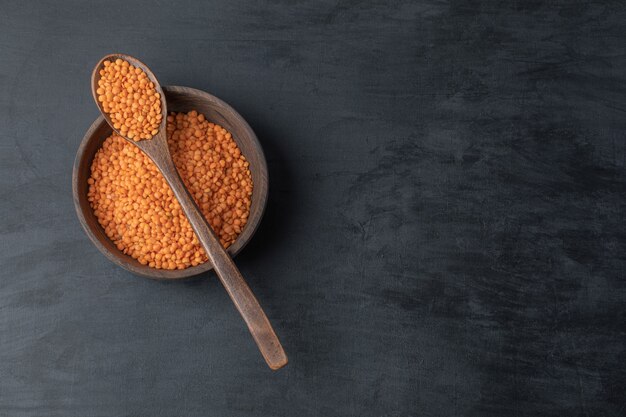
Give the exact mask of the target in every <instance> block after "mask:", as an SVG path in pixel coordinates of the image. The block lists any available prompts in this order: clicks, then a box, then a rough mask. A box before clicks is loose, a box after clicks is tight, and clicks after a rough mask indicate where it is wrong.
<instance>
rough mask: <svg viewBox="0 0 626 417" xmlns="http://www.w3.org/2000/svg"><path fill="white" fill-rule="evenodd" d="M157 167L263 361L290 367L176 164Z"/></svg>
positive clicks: (161, 161)
mask: <svg viewBox="0 0 626 417" xmlns="http://www.w3.org/2000/svg"><path fill="white" fill-rule="evenodd" d="M153 161H154V163H155V164H156V165H157V167H158V168H159V169H160V170H161V173H162V174H163V176H164V177H165V180H166V181H167V183H168V184H169V186H170V187H171V188H172V191H173V192H174V195H175V196H176V198H177V199H178V202H179V203H180V206H181V207H182V209H183V211H184V212H185V215H186V216H187V219H189V223H190V224H191V227H192V228H193V230H194V231H195V232H196V236H198V240H199V241H200V243H201V244H202V246H203V247H204V250H205V251H206V253H207V256H208V258H209V260H210V261H211V263H212V264H213V268H214V269H215V272H216V273H217V276H218V277H219V278H220V281H222V285H224V287H225V288H226V291H227V292H228V295H229V296H230V298H231V300H233V303H235V306H236V307H237V310H239V313H240V314H241V316H242V317H243V319H244V321H245V322H246V324H247V325H248V329H249V330H250V333H252V337H253V338H254V341H255V342H256V344H257V346H258V347H259V350H260V351H261V354H262V355H263V358H265V361H266V362H267V364H268V365H269V367H270V368H271V369H273V370H276V369H280V368H282V367H283V366H285V365H286V364H287V355H286V354H285V351H284V350H283V347H282V346H281V344H280V341H279V340H278V337H277V336H276V333H274V329H272V325H271V324H270V322H269V320H268V319H267V316H266V315H265V313H264V312H263V309H262V308H261V306H260V305H259V302H258V301H257V299H256V297H255V296H254V294H253V293H252V290H251V289H250V287H249V286H248V284H247V283H246V281H245V280H244V279H243V277H242V276H241V273H240V272H239V269H237V266H236V265H235V263H234V262H233V260H232V259H231V257H230V255H229V254H228V253H227V252H226V250H225V249H224V248H223V247H222V244H221V243H220V241H219V240H218V239H217V237H216V236H215V234H214V233H213V229H211V226H210V225H209V224H208V223H207V222H206V220H205V219H204V217H203V216H202V213H201V212H200V209H199V208H198V206H197V205H196V203H195V201H194V200H193V198H192V197H191V195H190V194H189V191H187V187H185V185H184V183H183V181H182V179H181V178H180V175H179V174H178V171H177V169H176V167H175V166H174V163H173V162H172V160H171V158H170V156H169V155H166V156H164V157H156V158H153Z"/></svg>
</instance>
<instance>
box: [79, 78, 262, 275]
mask: <svg viewBox="0 0 626 417" xmlns="http://www.w3.org/2000/svg"><path fill="white" fill-rule="evenodd" d="M162 89H163V91H164V93H165V96H166V99H167V95H168V94H170V93H174V94H185V93H188V92H191V93H193V94H196V95H198V96H202V97H203V98H204V99H206V100H208V101H209V102H211V103H212V104H213V105H215V106H216V107H219V108H220V110H221V111H222V112H224V114H227V116H228V117H229V118H231V119H232V118H234V119H235V120H237V122H238V123H239V124H240V126H241V128H242V129H244V130H245V131H246V134H247V136H248V137H249V138H250V141H251V142H252V143H253V146H254V148H256V149H257V150H258V156H259V157H258V161H257V163H258V164H259V167H258V168H259V171H260V173H261V176H264V177H265V178H266V181H264V182H262V184H259V185H260V186H261V187H262V188H261V190H260V192H261V200H259V209H258V214H257V215H256V216H255V219H256V220H255V221H253V222H250V223H247V224H246V226H248V225H250V227H251V228H248V227H246V228H244V230H243V231H242V233H241V234H240V235H239V236H238V237H237V240H235V242H234V243H233V244H232V245H231V246H230V247H229V248H228V249H227V251H228V253H229V254H230V255H231V257H235V256H236V255H237V254H238V253H239V252H241V250H243V248H244V247H246V245H247V244H248V243H249V242H250V240H251V239H252V237H253V236H254V234H255V232H256V231H257V229H258V227H259V225H260V224H261V220H262V219H263V215H264V213H265V209H266V206H267V200H268V194H269V175H268V170H267V160H266V159H265V153H264V152H263V148H262V146H261V143H260V142H259V139H258V138H257V136H256V134H255V133H254V131H253V130H252V128H251V127H250V125H249V124H248V122H247V121H246V120H245V119H244V118H243V116H241V115H240V114H239V113H238V112H237V111H236V110H235V109H234V108H233V107H232V106H230V105H229V104H228V103H226V102H225V101H223V100H221V99H219V98H218V97H216V96H214V95H212V94H209V93H207V92H206V91H202V90H198V89H196V88H191V87H183V86H177V85H167V86H162ZM102 123H105V124H106V123H107V122H106V120H105V119H104V117H103V116H102V115H99V116H98V117H97V118H96V120H95V121H94V122H93V123H92V124H91V125H90V126H89V128H88V129H87V131H86V132H85V134H84V135H83V139H82V140H81V142H80V145H79V146H78V149H77V151H76V156H75V158H74V164H73V168H72V194H73V197H74V198H73V200H74V209H75V210H76V215H77V216H78V220H79V223H80V224H81V227H82V228H83V230H84V231H85V233H86V234H87V237H88V238H89V240H91V242H92V243H93V244H94V246H96V248H97V249H98V250H99V251H100V252H101V253H102V254H103V255H104V256H105V257H106V258H107V259H109V260H110V261H112V262H113V263H114V264H116V265H118V266H120V267H122V268H124V269H125V270H127V271H129V272H132V273H133V274H136V275H139V276H142V277H147V278H151V279H156V280H179V279H185V278H191V277H193V276H196V275H199V274H202V273H204V272H207V271H211V270H213V265H211V262H210V261H206V262H205V263H203V264H200V265H197V266H192V267H189V268H185V269H175V270H167V269H156V268H151V267H149V266H147V265H141V264H140V263H139V262H137V260H135V259H133V258H132V257H130V256H128V255H125V254H123V253H122V252H119V253H120V254H121V255H123V256H125V257H127V258H128V261H127V262H123V261H122V260H121V259H120V258H119V257H117V256H115V255H114V254H113V253H112V252H111V251H110V250H109V249H108V248H107V247H105V246H104V245H103V244H102V243H101V242H100V240H99V239H98V237H97V236H96V235H95V233H94V231H93V230H92V229H91V227H90V226H89V225H88V223H87V219H86V217H85V213H84V212H83V210H82V208H81V205H80V201H79V198H78V196H79V193H80V190H79V184H78V175H79V167H80V163H81V161H82V160H83V159H84V158H85V151H86V148H87V144H88V143H89V142H90V138H91V137H92V136H93V135H94V133H95V132H96V130H97V129H98V128H99V127H100V126H101V125H102ZM109 127H110V126H109ZM111 131H112V132H113V130H111ZM254 186H255V187H256V186H257V184H255V185H254ZM95 227H99V228H101V229H102V226H101V225H100V224H99V223H97V225H96V226H95ZM102 234H103V235H104V236H105V237H106V238H107V239H108V236H106V234H105V233H104V230H103V229H102ZM242 236H243V238H242Z"/></svg>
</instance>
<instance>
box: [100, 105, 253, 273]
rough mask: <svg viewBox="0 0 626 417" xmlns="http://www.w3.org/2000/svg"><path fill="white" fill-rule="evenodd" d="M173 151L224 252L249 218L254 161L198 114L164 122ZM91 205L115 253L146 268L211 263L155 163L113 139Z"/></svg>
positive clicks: (102, 159) (223, 131)
mask: <svg viewBox="0 0 626 417" xmlns="http://www.w3.org/2000/svg"><path fill="white" fill-rule="evenodd" d="M167 137H168V146H169V149H170V153H171V154H172V159H173V160H174V163H175V165H176V168H178V172H179V173H180V176H181V177H182V179H183V181H184V183H185V185H186V186H187V189H188V190H189V192H190V193H191V195H192V196H193V197H194V200H195V201H196V203H197V204H198V207H200V210H201V211H202V214H203V215H204V217H205V219H206V220H207V221H208V222H209V224H210V225H211V227H212V228H213V230H214V231H215V233H216V235H217V236H218V237H219V239H220V242H221V243H222V246H224V248H228V247H229V246H230V245H231V244H232V243H233V242H234V241H235V240H236V239H237V236H238V235H239V234H240V233H241V231H242V229H243V227H244V226H245V224H246V222H247V220H248V216H249V214H250V199H251V197H252V177H251V175H250V169H249V162H248V161H246V158H245V157H244V156H243V154H242V153H241V151H240V150H239V148H238V147H237V144H236V143H235V141H234V140H233V138H232V136H231V134H230V133H229V132H227V131H226V129H224V128H223V127H221V126H219V125H217V124H214V123H210V122H209V121H207V120H206V118H205V117H204V115H202V114H198V113H197V112H196V111H191V112H189V113H171V114H170V115H169V116H168V117H167ZM88 184H89V192H88V200H89V203H90V204H91V207H92V209H93V210H94V214H95V215H96V217H97V219H98V222H99V223H100V225H101V226H102V227H103V228H104V231H105V233H106V235H107V236H108V237H109V238H110V239H111V240H112V241H113V242H114V243H115V245H116V246H117V248H118V249H119V250H120V251H122V252H124V253H125V254H127V255H130V256H132V257H133V258H135V259H137V260H138V261H139V262H140V263H141V264H142V265H149V266H150V267H153V268H157V269H185V268H188V267H190V266H196V265H199V264H202V263H204V262H206V261H207V257H206V253H205V251H204V249H203V248H202V247H201V245H200V243H199V241H198V238H197V237H196V235H195V233H194V232H193V230H192V228H191V225H190V224H189V221H188V220H187V218H186V217H185V215H184V213H183V211H182V209H181V207H180V205H179V204H178V201H177V200H176V198H175V197H174V194H173V192H172V190H171V189H170V187H169V186H168V185H167V183H166V182H165V179H164V178H163V176H162V175H161V173H160V172H159V170H158V169H157V167H156V166H155V165H154V163H153V162H152V161H151V160H150V159H149V158H148V157H147V156H146V155H145V154H144V153H143V152H142V151H141V150H140V149H139V148H137V147H136V146H134V145H133V144H131V143H129V142H127V141H126V140H124V139H123V138H121V137H120V136H118V135H116V134H113V135H111V136H110V137H109V138H107V139H106V140H105V141H104V144H103V145H102V148H101V149H99V150H98V152H97V153H96V155H95V157H94V160H93V162H92V165H91V176H90V178H89V179H88Z"/></svg>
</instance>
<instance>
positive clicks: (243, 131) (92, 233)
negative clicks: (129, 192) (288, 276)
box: [72, 86, 268, 279]
mask: <svg viewBox="0 0 626 417" xmlns="http://www.w3.org/2000/svg"><path fill="white" fill-rule="evenodd" d="M163 92H164V93H165V99H166V101H167V110H168V112H171V111H174V112H188V111H191V110H196V111H198V113H201V114H204V116H205V117H206V118H207V120H209V121H211V122H213V123H217V124H219V125H221V126H222V127H223V128H225V129H226V130H228V131H229V132H230V133H231V134H232V135H233V139H234V140H235V142H236V143H237V146H239V149H240V150H241V152H242V153H243V155H244V156H245V157H246V160H247V161H248V162H249V163H250V167H249V168H250V173H251V174H252V181H253V185H254V188H253V191H252V200H251V204H250V216H249V217H248V222H247V223H246V225H245V227H244V229H243V230H242V232H241V234H240V235H239V236H238V237H237V240H235V242H234V243H233V244H232V245H231V246H229V248H228V253H229V254H230V255H231V256H235V255H236V254H237V253H239V252H240V251H241V250H242V249H243V248H244V246H246V244H247V243H248V242H249V241H250V239H251V238H252V235H254V232H255V231H256V229H257V228H258V226H259V223H260V222H261V217H263V212H264V210H265V205H266V203H267V193H268V177H267V163H266V161H265V156H264V155H263V149H262V148H261V145H260V144H259V141H258V139H257V137H256V135H255V134H254V132H253V131H252V129H251V128H250V126H249V125H248V123H247V122H246V121H245V120H244V119H243V117H241V115H240V114H239V113H237V112H236V111H235V110H234V109H233V108H232V107H230V106H229V105H228V104H226V103H225V102H223V101H222V100H220V99H218V98H217V97H215V96H212V95H211V94H208V93H205V92H204V91H200V90H196V89H193V88H188V87H179V86H165V87H163ZM112 132H113V130H112V129H111V127H110V126H109V125H108V124H107V122H106V121H105V120H104V117H102V116H100V117H98V119H96V121H95V122H93V124H92V125H91V127H90V128H89V130H87V133H85V136H84V137H83V140H82V142H81V144H80V146H79V148H78V152H77V153H76V159H75V160H74V169H73V173H72V193H73V195H74V206H75V208H76V214H77V215H78V219H79V221H80V224H81V226H82V227H83V229H84V230H85V233H87V236H88V237H89V239H90V240H91V241H92V242H93V244H94V245H95V246H96V247H97V248H98V250H100V252H102V253H103V254H104V255H105V256H106V257H107V258H108V259H109V260H111V261H112V262H114V263H115V264H117V265H119V266H121V267H122V268H124V269H126V270H128V271H130V272H132V273H134V274H137V275H141V276H144V277H148V278H154V279H181V278H188V277H192V276H194V275H198V274H201V273H203V272H206V271H210V270H211V269H213V266H212V265H211V263H210V262H209V261H207V262H205V263H203V264H201V265H197V266H192V267H189V268H186V269H176V270H166V269H156V268H151V267H149V266H147V265H142V264H140V263H139V262H138V261H137V260H136V259H133V258H132V257H130V256H128V255H125V254H124V253H123V252H121V251H120V250H119V249H117V247H116V246H115V244H114V243H113V242H112V241H111V240H110V239H109V238H108V236H107V235H106V234H105V232H104V229H103V228H102V226H100V223H98V219H97V218H96V216H95V214H94V212H93V210H92V208H91V206H90V205H89V201H87V192H88V189H89V185H88V184H87V180H88V179H89V176H90V173H91V163H92V161H93V158H94V156H95V154H96V152H97V151H98V149H100V148H101V147H102V144H103V143H104V141H105V139H106V138H108V137H109V136H110V135H111V134H112Z"/></svg>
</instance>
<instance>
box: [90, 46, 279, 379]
mask: <svg viewBox="0 0 626 417" xmlns="http://www.w3.org/2000/svg"><path fill="white" fill-rule="evenodd" d="M118 58H119V59H122V60H124V61H127V62H128V63H129V64H131V65H133V66H134V67H137V68H141V69H142V70H143V71H144V72H145V73H146V75H147V76H148V78H149V79H150V81H152V82H153V83H154V86H155V88H156V91H157V92H158V93H159V94H160V95H161V115H162V119H161V125H160V126H159V131H158V133H157V134H156V135H154V136H153V137H152V139H144V140H140V141H137V142H135V141H134V140H132V139H130V138H128V137H126V136H124V135H123V134H122V133H121V132H120V131H118V130H117V129H115V128H114V127H113V123H112V121H111V119H110V117H109V115H108V114H107V113H105V112H104V110H103V109H102V104H101V103H100V102H99V101H98V94H97V93H96V90H97V89H98V80H99V79H100V70H101V69H102V68H104V61H106V60H109V61H112V62H113V61H115V60H116V59H118ZM91 92H92V94H93V98H94V100H95V101H96V104H97V105H98V108H99V109H100V112H101V113H102V115H103V116H104V118H105V119H106V121H107V122H108V123H109V125H110V126H111V128H112V129H113V130H114V131H115V132H116V133H117V134H118V135H119V136H121V137H123V138H124V139H126V140H127V141H128V142H130V143H132V144H133V145H135V146H137V147H138V148H139V149H141V150H142V151H143V152H144V153H145V154H146V155H148V157H149V158H150V159H151V160H152V161H153V162H154V164H155V165H156V166H157V168H158V169H159V171H161V174H163V177H164V178H165V180H166V181H167V183H168V184H169V186H170V187H171V189H172V191H173V192H174V195H175V196H176V199H177V200H178V202H179V203H180V206H181V207H182V209H183V212H184V213H185V215H186V216H187V219H189V223H190V224H191V227H192V228H193V230H194V231H195V232H196V236H198V240H199V241H200V243H201V244H202V247H203V248H204V250H205V251H206V253H207V256H208V258H209V260H210V261H211V263H212V264H213V268H214V269H215V272H216V273H217V276H218V277H219V278H220V281H222V284H223V285H224V287H225V288H226V291H227V292H228V295H230V298H231V300H233V302H234V303H235V306H236V307H237V310H239V313H240V314H241V316H242V317H243V319H244V321H245V322H246V324H247V325H248V329H249V330H250V333H252V337H253V338H254V340H255V342H256V344H257V346H258V347H259V350H260V351H261V354H262V355H263V357H264V358H265V361H266V362H267V364H268V365H269V367H270V368H272V369H274V370H276V369H280V368H282V367H283V366H285V365H286V364H287V355H286V354H285V351H284V350H283V347H282V346H281V344H280V341H279V340H278V337H277V336H276V333H274V329H272V325H271V324H270V322H269V320H268V319H267V316H266V315H265V313H264V312H263V309H262V308H261V306H260V305H259V302H258V301H257V299H256V298H255V297H254V294H253V293H252V290H250V287H249V286H248V284H246V281H245V280H244V279H243V277H242V276H241V273H240V272H239V270H238V269H237V266H235V263H234V262H233V260H232V259H231V257H230V255H228V253H227V252H226V250H224V248H223V247H222V244H221V243H220V241H219V239H218V238H217V237H216V236H215V234H214V233H213V229H211V226H210V225H209V224H208V223H207V222H206V220H205V219H204V217H203V216H202V213H201V212H200V209H199V208H198V206H197V205H196V203H195V201H194V200H193V198H192V197H191V195H190V194H189V191H187V188H186V187H185V184H184V183H183V181H182V179H181V178H180V175H179V174H178V171H177V169H176V166H175V165H174V162H173V161H172V157H171V155H170V151H169V148H168V146H167V133H166V125H167V103H166V102H165V95H164V94H163V90H161V85H160V84H159V82H158V81H157V79H156V77H155V76H154V74H153V73H152V71H150V69H149V68H148V67H147V66H146V65H145V64H143V63H142V62H141V61H139V60H138V59H136V58H134V57H132V56H129V55H123V54H112V55H107V56H105V57H104V58H102V59H101V60H100V62H98V65H96V67H95V68H94V70H93V73H92V74H91Z"/></svg>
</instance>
